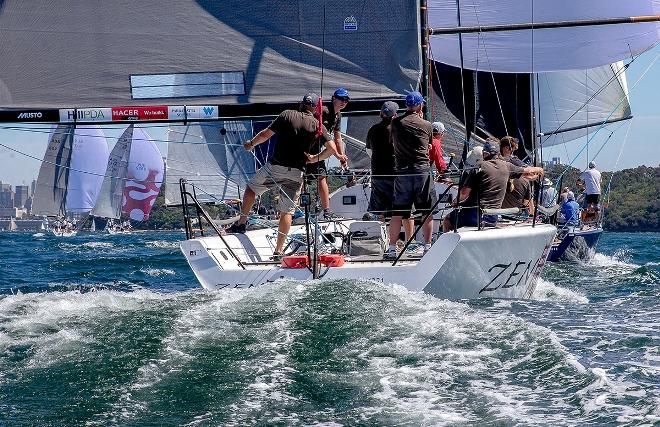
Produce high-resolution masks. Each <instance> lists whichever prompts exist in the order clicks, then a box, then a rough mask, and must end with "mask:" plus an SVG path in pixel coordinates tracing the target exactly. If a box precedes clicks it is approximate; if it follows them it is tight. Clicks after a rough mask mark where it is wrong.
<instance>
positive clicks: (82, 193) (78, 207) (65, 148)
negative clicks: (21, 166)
mask: <svg viewBox="0 0 660 427" xmlns="http://www.w3.org/2000/svg"><path fill="white" fill-rule="evenodd" d="M107 160H108V146H107V142H106V138H105V135H104V134H103V131H102V130H101V128H100V127H99V126H95V125H79V126H73V125H58V126H56V127H54V128H53V130H52V131H51V134H50V138H49V143H48V147H47V148H46V153H45V155H44V158H43V162H42V164H41V168H40V169H39V176H38V178H37V185H36V189H35V195H34V201H33V204H32V212H33V214H34V215H43V216H48V217H53V218H56V221H54V222H53V223H52V224H51V225H50V230H51V232H53V233H54V234H56V235H64V236H67V235H68V236H70V235H74V234H75V232H76V229H75V225H74V222H73V221H75V220H76V219H77V218H81V217H82V216H83V215H84V214H87V213H88V212H90V211H91V210H92V208H93V206H94V204H95V202H96V198H97V197H98V194H99V190H100V188H101V183H102V180H103V176H104V174H105V171H106V165H107Z"/></svg>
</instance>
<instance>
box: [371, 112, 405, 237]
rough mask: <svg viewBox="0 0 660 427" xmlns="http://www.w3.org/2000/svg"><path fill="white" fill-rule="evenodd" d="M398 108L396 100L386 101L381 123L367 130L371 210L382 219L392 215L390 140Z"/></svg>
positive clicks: (391, 157)
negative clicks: (369, 153)
mask: <svg viewBox="0 0 660 427" xmlns="http://www.w3.org/2000/svg"><path fill="white" fill-rule="evenodd" d="M398 109H399V105H398V104H397V103H396V102H393V101H387V102H385V103H384V104H383V106H382V107H381V108H380V118H381V121H380V123H376V124H375V125H373V126H372V127H371V128H369V131H368V132H367V141H366V147H367V150H371V195H370V197H369V212H371V213H372V214H374V215H379V216H380V218H381V219H382V220H385V219H386V218H390V217H391V216H392V196H393V194H394V146H393V145H392V141H391V140H390V125H391V123H392V119H393V118H394V117H396V115H397V110H398ZM404 227H408V228H410V226H409V224H408V223H406V224H404ZM408 228H407V229H406V230H408ZM409 231H410V232H412V231H411V230H409Z"/></svg>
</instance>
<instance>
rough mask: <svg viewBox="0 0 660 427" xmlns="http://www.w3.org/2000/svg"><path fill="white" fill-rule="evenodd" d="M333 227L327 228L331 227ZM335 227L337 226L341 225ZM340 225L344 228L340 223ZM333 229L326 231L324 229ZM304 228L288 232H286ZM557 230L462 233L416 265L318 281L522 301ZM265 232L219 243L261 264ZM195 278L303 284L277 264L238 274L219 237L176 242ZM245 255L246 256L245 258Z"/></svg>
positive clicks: (305, 272) (371, 265) (362, 269)
mask: <svg viewBox="0 0 660 427" xmlns="http://www.w3.org/2000/svg"><path fill="white" fill-rule="evenodd" d="M330 224H331V223H329V224H327V225H325V226H326V227H332V225H330ZM339 224H340V226H341V223H339ZM343 225H345V223H344V224H343ZM329 231H332V230H331V229H330V228H328V229H326V230H324V232H329ZM303 232H304V228H302V227H300V226H299V227H293V228H292V233H303ZM555 232H556V228H555V227H554V226H551V225H537V226H536V227H532V226H531V225H527V224H522V225H515V226H508V227H503V228H497V229H486V230H476V229H475V228H462V229H459V232H458V233H445V234H443V235H441V236H440V237H439V239H438V240H437V241H436V242H435V243H434V245H433V246H432V248H431V250H430V251H429V252H428V253H426V255H424V256H423V257H422V258H421V259H419V260H410V259H406V260H403V261H399V262H398V263H397V265H395V266H392V262H391V261H383V260H373V261H369V262H353V261H351V260H350V258H348V257H347V258H346V263H345V264H344V265H343V266H342V267H330V268H326V267H322V270H321V274H322V278H323V279H358V278H359V279H366V280H375V281H379V282H382V283H396V284H399V285H402V286H405V287H406V288H407V289H409V290H410V291H414V292H420V291H423V292H426V293H429V294H431V295H434V296H437V297H439V298H448V299H465V298H479V297H494V298H528V297H529V296H530V295H531V294H532V292H533V291H534V288H535V286H536V282H537V280H538V277H539V275H540V273H541V270H542V268H543V266H544V264H545V262H546V258H547V256H548V251H549V249H550V246H551V244H552V240H553V238H554V236H555ZM272 237H274V233H273V232H272V231H271V230H256V231H249V232H248V233H247V234H245V235H227V236H224V238H225V240H226V241H227V242H228V244H229V245H231V247H232V249H234V251H235V253H236V254H237V256H238V257H239V258H240V259H241V260H242V261H243V262H253V263H254V262H264V261H267V260H268V256H269V255H270V254H272V246H271V244H272ZM181 251H182V252H183V254H184V255H185V257H186V259H187V260H188V263H189V264H190V266H191V268H192V270H193V272H194V273H195V276H197V279H198V280H199V282H200V283H201V284H202V286H203V287H204V288H206V289H225V288H227V289H228V288H250V287H254V286H259V285H263V284H265V283H269V282H273V281H275V280H278V279H294V280H309V279H311V278H312V273H311V271H310V270H309V269H307V268H299V269H295V268H282V267H280V265H279V264H272V263H271V264H251V265H246V268H245V269H242V268H241V267H240V266H239V264H238V262H237V261H236V260H235V259H234V258H232V256H231V255H230V254H229V252H228V251H227V249H226V247H225V245H224V244H223V242H222V241H221V239H220V237H200V238H195V239H191V240H186V241H184V242H181ZM248 253H252V255H251V256H250V257H248V255H247V254H248Z"/></svg>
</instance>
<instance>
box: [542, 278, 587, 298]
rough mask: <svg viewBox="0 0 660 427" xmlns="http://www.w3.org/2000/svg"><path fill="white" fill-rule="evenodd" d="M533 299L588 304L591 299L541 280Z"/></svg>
mask: <svg viewBox="0 0 660 427" xmlns="http://www.w3.org/2000/svg"><path fill="white" fill-rule="evenodd" d="M532 299H535V300H538V301H555V302H569V303H575V304H588V303H589V299H588V298H587V297H586V296H584V295H583V294H582V293H580V292H577V291H573V290H571V289H567V288H562V287H561V286H557V285H556V284H554V283H553V282H551V281H548V280H545V279H542V278H539V280H538V282H537V284H536V289H535V290H534V293H533V294H532Z"/></svg>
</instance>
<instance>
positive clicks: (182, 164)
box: [165, 120, 256, 204]
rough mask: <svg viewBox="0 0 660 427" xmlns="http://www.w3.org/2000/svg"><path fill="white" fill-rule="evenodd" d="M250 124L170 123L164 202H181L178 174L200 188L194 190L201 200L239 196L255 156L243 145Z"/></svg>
mask: <svg viewBox="0 0 660 427" xmlns="http://www.w3.org/2000/svg"><path fill="white" fill-rule="evenodd" d="M252 127H253V126H252V121H250V120H243V121H219V122H213V123H199V124H189V125H181V126H170V128H169V130H168V138H167V139H168V140H169V142H170V144H169V145H168V152H167V174H166V184H165V203H166V204H179V203H181V194H180V192H179V179H181V178H185V179H187V180H188V182H190V183H191V184H194V185H195V186H197V187H198V188H199V189H201V190H203V191H201V192H199V193H197V197H198V199H199V200H200V201H203V202H218V201H223V200H229V199H237V198H240V197H242V194H243V190H245V186H246V184H247V181H248V180H249V179H250V177H251V176H252V174H254V172H255V170H256V159H255V157H254V156H253V154H252V153H251V152H247V151H245V149H244V148H243V142H245V141H247V140H249V139H250V138H251V137H252V134H253V129H252Z"/></svg>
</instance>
